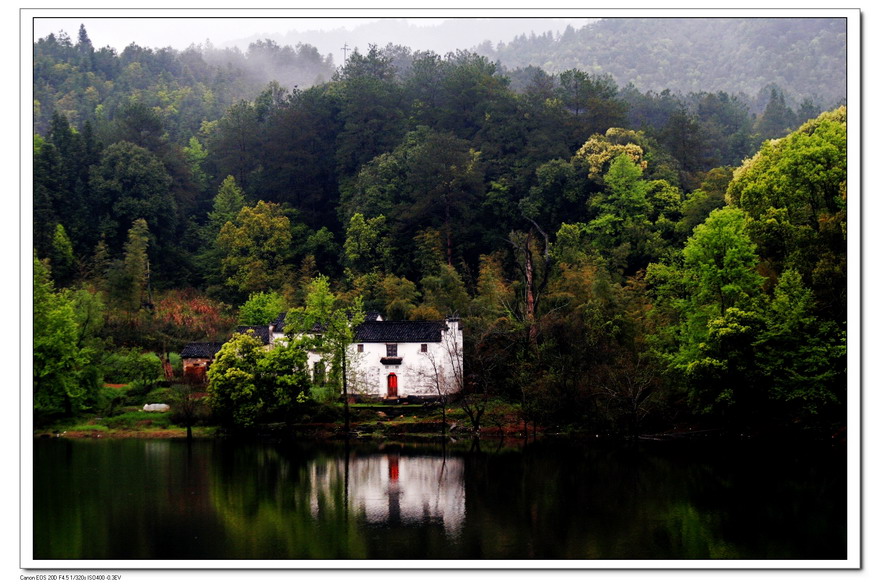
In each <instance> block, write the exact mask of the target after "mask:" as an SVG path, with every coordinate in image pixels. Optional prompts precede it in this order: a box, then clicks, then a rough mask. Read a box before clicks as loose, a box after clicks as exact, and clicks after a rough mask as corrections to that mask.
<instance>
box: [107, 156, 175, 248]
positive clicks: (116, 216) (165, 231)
mask: <svg viewBox="0 0 880 587" xmlns="http://www.w3.org/2000/svg"><path fill="white" fill-rule="evenodd" d="M171 183H172V180H171V176H169V174H168V172H167V171H166V170H165V166H164V165H163V164H162V162H161V161H160V160H159V159H158V158H156V157H155V156H154V155H153V154H151V153H150V152H149V151H147V150H146V149H144V148H143V147H139V146H137V145H135V144H132V143H129V142H125V141H121V142H118V143H115V144H113V145H110V146H109V147H108V148H107V150H106V151H104V154H103V156H102V157H101V162H100V164H99V165H98V166H97V167H95V168H94V169H93V172H92V174H91V188H92V190H93V191H94V194H95V198H96V201H97V202H100V204H101V208H102V209H101V214H102V216H101V217H99V218H95V219H93V222H96V223H97V224H99V225H100V229H101V232H103V233H105V234H106V237H107V241H108V244H110V247H111V249H113V250H117V251H118V250H119V249H118V248H117V247H120V245H121V244H122V242H123V240H124V235H125V233H124V232H123V231H124V230H125V227H127V226H131V225H132V223H133V222H134V221H135V220H137V219H139V218H142V219H144V220H146V222H147V224H148V225H149V226H151V227H153V230H154V231H155V234H156V237H157V238H158V239H159V241H160V242H161V243H163V244H168V243H170V242H171V240H172V239H171V237H172V235H173V234H174V231H175V230H176V228H177V202H176V201H175V199H174V197H173V196H172V194H171Z"/></svg>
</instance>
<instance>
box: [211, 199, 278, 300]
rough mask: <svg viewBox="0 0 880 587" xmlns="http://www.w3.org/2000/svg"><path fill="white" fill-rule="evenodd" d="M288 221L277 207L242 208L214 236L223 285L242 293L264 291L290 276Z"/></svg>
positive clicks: (262, 203)
mask: <svg viewBox="0 0 880 587" xmlns="http://www.w3.org/2000/svg"><path fill="white" fill-rule="evenodd" d="M291 245H292V237H291V228H290V219H289V218H288V217H287V216H286V215H285V214H284V212H283V211H282V210H281V207H280V206H279V205H278V204H274V203H271V202H269V203H267V202H263V201H260V202H257V204H256V205H255V206H252V207H249V206H246V207H244V208H242V210H241V211H240V212H239V213H238V215H237V216H236V219H235V221H234V222H227V223H226V224H225V225H224V226H223V228H222V229H221V230H220V234H219V236H218V237H217V246H218V248H219V250H220V251H221V253H222V255H223V258H222V261H221V267H222V271H223V275H224V276H225V277H226V283H227V284H228V285H230V286H232V287H234V288H235V289H237V290H238V291H240V292H242V293H252V292H259V291H268V290H270V289H271V288H272V286H273V284H277V283H284V282H285V281H287V280H288V278H289V277H290V274H291V267H290V253H291V251H290V248H291Z"/></svg>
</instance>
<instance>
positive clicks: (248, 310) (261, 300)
mask: <svg viewBox="0 0 880 587" xmlns="http://www.w3.org/2000/svg"><path fill="white" fill-rule="evenodd" d="M283 311H284V298H283V297H281V294H279V293H277V292H268V293H267V292H259V293H252V294H251V295H250V296H248V300H247V301H246V302H245V303H244V304H242V306H241V308H239V310H238V323H239V324H245V325H249V326H265V325H266V324H268V323H269V322H271V321H272V320H274V319H275V318H277V317H278V314H280V313H281V312H283Z"/></svg>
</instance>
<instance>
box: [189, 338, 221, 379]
mask: <svg viewBox="0 0 880 587" xmlns="http://www.w3.org/2000/svg"><path fill="white" fill-rule="evenodd" d="M222 346H223V343H222V342H190V343H188V344H187V345H186V346H185V347H183V350H182V351H180V358H181V360H182V361H183V378H184V380H186V381H187V382H189V383H205V382H206V381H207V380H208V367H210V366H211V363H213V362H214V356H215V355H216V354H217V353H218V352H219V351H220V348H221V347H222Z"/></svg>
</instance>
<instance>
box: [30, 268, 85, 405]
mask: <svg viewBox="0 0 880 587" xmlns="http://www.w3.org/2000/svg"><path fill="white" fill-rule="evenodd" d="M81 328H82V326H81V325H80V324H78V323H77V321H76V309H75V306H74V304H73V303H72V302H71V300H70V299H69V298H68V296H67V295H66V293H65V292H57V291H55V287H54V284H53V283H52V280H51V279H50V277H49V268H48V267H47V266H46V265H45V264H43V263H42V262H41V261H39V260H38V259H37V258H36V256H35V257H34V348H33V357H34V396H33V398H34V417H35V418H36V420H37V421H43V420H46V419H49V418H53V417H57V416H61V415H65V416H70V415H73V414H75V413H76V412H77V411H79V410H81V409H83V408H84V407H86V406H88V405H89V404H90V403H91V402H93V401H94V400H95V398H96V397H97V391H98V385H99V379H98V378H97V377H95V371H94V370H93V369H92V364H91V360H92V359H93V358H94V357H93V356H92V355H91V353H89V351H88V350H87V349H86V348H85V347H84V345H83V336H82V332H81Z"/></svg>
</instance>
